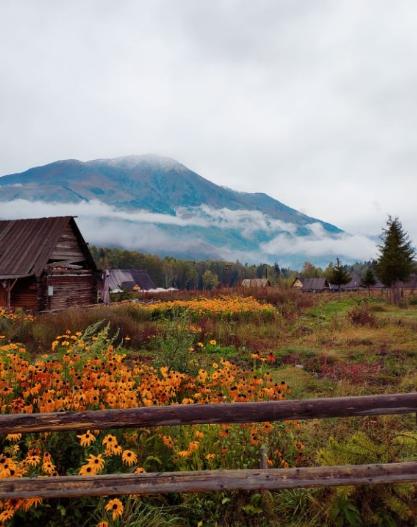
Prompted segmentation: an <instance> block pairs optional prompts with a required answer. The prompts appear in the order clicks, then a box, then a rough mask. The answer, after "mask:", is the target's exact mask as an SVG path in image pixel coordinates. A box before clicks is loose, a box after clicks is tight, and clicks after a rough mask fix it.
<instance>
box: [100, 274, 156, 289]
mask: <svg viewBox="0 0 417 527" xmlns="http://www.w3.org/2000/svg"><path fill="white" fill-rule="evenodd" d="M109 273H110V277H109V288H110V290H111V291H113V290H115V289H122V290H130V289H132V288H133V287H134V286H135V285H138V286H139V287H140V288H141V289H144V290H147V289H154V288H155V284H154V283H153V281H152V278H151V277H150V276H149V274H148V273H147V272H146V271H144V270H143V269H110V270H109Z"/></svg>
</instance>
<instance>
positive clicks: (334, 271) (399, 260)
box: [91, 217, 416, 290]
mask: <svg viewBox="0 0 417 527" xmlns="http://www.w3.org/2000/svg"><path fill="white" fill-rule="evenodd" d="M381 242H382V243H381V245H380V246H379V252H380V254H379V257H378V259H377V260H373V261H368V262H362V263H355V264H353V265H349V266H347V265H343V263H342V262H341V261H340V260H339V258H336V261H335V263H333V262H330V263H329V265H328V266H327V267H326V268H322V267H318V266H315V265H314V264H312V263H311V262H305V264H304V266H303V268H302V270H301V271H299V272H297V271H294V270H291V269H288V268H281V267H280V266H279V265H278V263H275V264H272V265H271V264H265V263H262V264H258V265H254V264H247V263H245V264H243V263H241V262H238V261H237V262H225V261H222V260H201V261H194V260H179V259H177V258H172V257H164V258H161V257H159V256H155V255H150V254H145V253H141V252H137V251H128V250H125V249H118V248H98V247H91V252H92V254H93V257H94V259H95V260H96V263H97V265H98V267H99V268H100V269H109V268H121V269H128V268H136V269H145V270H146V271H147V272H148V273H149V275H150V276H151V278H152V280H153V281H154V283H155V285H156V286H157V287H165V288H168V287H176V288H178V289H206V290H207V289H214V288H216V287H219V286H220V287H236V286H238V285H240V284H241V283H242V280H243V279H245V278H267V279H268V280H269V281H270V282H271V284H278V283H281V284H286V285H290V284H291V283H292V281H293V280H294V278H295V277H296V276H302V277H304V278H319V277H325V278H326V279H327V280H328V281H329V283H331V284H333V285H336V286H338V287H339V289H340V288H341V287H343V285H345V284H347V283H348V282H349V281H350V280H351V276H352V274H355V275H359V276H360V277H361V286H362V287H364V288H368V289H369V288H371V287H373V286H374V285H375V283H376V280H377V278H378V279H379V280H380V281H381V282H382V283H383V284H384V285H385V286H386V287H388V288H391V289H395V285H396V284H398V283H400V282H401V281H406V280H407V279H408V278H409V277H410V275H411V273H413V272H415V271H416V267H415V261H414V255H415V252H414V249H413V247H412V245H411V242H410V240H409V237H408V235H407V233H406V232H405V231H404V230H403V227H402V225H401V222H400V221H399V220H398V218H394V219H393V218H391V217H389V218H388V220H387V224H386V227H385V228H384V230H383V233H382V236H381Z"/></svg>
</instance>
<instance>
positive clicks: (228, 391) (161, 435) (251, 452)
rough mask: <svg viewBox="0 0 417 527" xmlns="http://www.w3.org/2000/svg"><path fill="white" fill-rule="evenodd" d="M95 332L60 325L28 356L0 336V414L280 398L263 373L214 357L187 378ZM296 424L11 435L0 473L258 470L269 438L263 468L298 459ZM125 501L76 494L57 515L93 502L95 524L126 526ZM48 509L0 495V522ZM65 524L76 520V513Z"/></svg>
mask: <svg viewBox="0 0 417 527" xmlns="http://www.w3.org/2000/svg"><path fill="white" fill-rule="evenodd" d="M96 329H97V328H92V329H88V330H87V331H86V332H85V333H84V334H81V333H80V332H78V333H71V332H70V331H67V332H66V333H65V334H63V335H60V336H58V337H57V338H56V339H55V340H54V341H53V343H52V345H51V350H50V352H49V353H47V354H44V355H42V356H40V357H36V358H34V359H31V357H29V356H28V354H27V352H26V350H25V348H24V347H23V346H20V345H17V344H14V343H9V342H6V341H5V340H4V339H3V340H0V408H1V412H2V413H32V412H56V411H83V410H87V409H93V410H94V409H97V410H98V409H107V408H131V407H137V406H152V405H169V404H195V403H220V402H245V401H254V400H280V399H283V398H285V396H286V394H287V393H288V390H289V388H288V386H287V385H286V384H285V383H280V384H276V383H274V382H273V380H272V378H271V377H269V376H268V375H263V374H260V373H258V374H257V373H256V372H254V371H245V370H242V369H241V368H239V367H238V366H237V365H235V364H233V363H232V362H229V361H227V360H223V359H222V360H220V361H218V362H217V363H213V364H212V365H211V367H210V368H207V369H200V370H199V371H198V374H197V375H194V376H193V375H189V374H186V373H180V372H178V371H173V370H171V369H170V368H169V367H168V366H166V367H160V368H155V367H153V366H151V365H147V364H144V363H143V362H141V361H140V360H137V359H133V358H132V357H128V356H127V354H126V352H125V351H124V350H123V349H122V348H116V347H115V346H114V344H113V342H112V340H111V339H110V338H109V337H108V331H107V328H105V329H103V330H101V331H99V332H96ZM297 426H298V425H297V424H294V425H289V424H284V423H281V424H271V423H262V424H255V425H239V426H218V425H202V426H187V427H186V426H184V427H168V428H157V429H153V430H149V429H139V430H128V431H126V430H112V431H110V432H109V431H105V432H104V431H103V432H100V431H99V430H86V431H85V432H83V433H78V434H77V433H75V432H65V433H59V434H58V433H47V434H27V435H21V434H12V435H8V436H7V437H6V438H5V439H4V440H3V441H2V451H1V454H0V477H2V478H7V477H23V476H31V477H33V476H51V475H65V474H81V475H84V476H92V475H95V474H105V473H114V472H125V473H141V472H144V471H156V470H157V471H163V470H184V469H189V470H194V469H205V468H228V467H230V468H239V467H240V468H246V467H257V466H258V465H259V448H260V446H261V445H262V444H266V445H268V449H269V452H270V458H269V461H268V463H269V464H270V465H271V466H278V467H279V466H287V464H288V463H291V464H294V463H296V462H297V461H300V459H301V456H302V449H301V448H300V447H299V444H300V442H299V441H297V440H296V439H297ZM134 499H135V498H133V497H129V498H123V499H120V500H111V501H109V500H107V501H105V500H102V499H88V500H87V503H88V507H87V506H86V505H84V506H83V503H84V502H85V501H86V500H84V502H83V501H82V500H81V501H80V502H79V504H78V505H77V507H74V506H71V507H68V511H67V512H66V514H68V515H70V516H71V514H79V515H81V516H80V518H81V517H85V514H86V513H87V512H88V511H91V508H92V507H93V509H94V515H95V517H97V515H98V516H100V518H99V521H100V522H101V524H102V525H104V524H106V522H107V524H108V525H113V524H114V525H116V524H117V522H122V523H121V525H127V523H123V522H126V521H127V520H126V519H125V520H123V515H124V510H125V507H126V506H127V510H128V509H129V506H128V504H129V500H134ZM83 507H85V510H84V508H83ZM74 511H76V512H74ZM86 511H87V512H86ZM51 514H52V512H51V508H50V507H48V506H47V505H46V504H45V505H43V504H42V500H39V499H32V500H14V501H10V500H7V501H4V500H3V501H0V525H6V523H7V521H8V520H10V519H11V518H13V517H15V516H16V515H17V516H18V517H20V516H22V518H21V521H24V522H27V523H26V524H30V525H41V524H44V523H45V519H46V518H48V520H50V519H51ZM57 514H58V513H57ZM58 516H59V515H58ZM29 518H30V519H29ZM58 520H59V518H58V517H57V520H56V521H57V524H58V523H59V521H58ZM72 521H73V522H74V524H76V523H77V521H79V519H77V518H75V517H72ZM49 525H53V523H49ZM88 525H90V524H88Z"/></svg>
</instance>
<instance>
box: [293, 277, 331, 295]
mask: <svg viewBox="0 0 417 527" xmlns="http://www.w3.org/2000/svg"><path fill="white" fill-rule="evenodd" d="M292 287H293V288H295V289H299V290H300V291H303V292H310V293H319V292H321V291H329V282H328V281H327V280H326V279H325V278H304V277H302V276H298V277H297V278H296V279H295V280H294V282H293V284H292Z"/></svg>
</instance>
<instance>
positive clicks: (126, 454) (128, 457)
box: [122, 450, 138, 467]
mask: <svg viewBox="0 0 417 527" xmlns="http://www.w3.org/2000/svg"><path fill="white" fill-rule="evenodd" d="M137 460H138V456H137V455H136V454H135V453H134V452H132V451H131V450H124V451H123V453H122V461H123V463H124V464H125V465H128V466H129V467H130V466H131V465H133V464H135V463H136V461H137Z"/></svg>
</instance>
